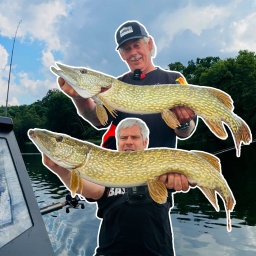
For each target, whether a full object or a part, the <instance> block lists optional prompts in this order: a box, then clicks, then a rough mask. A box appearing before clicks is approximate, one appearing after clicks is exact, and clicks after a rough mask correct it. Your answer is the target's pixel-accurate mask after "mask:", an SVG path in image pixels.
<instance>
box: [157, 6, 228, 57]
mask: <svg viewBox="0 0 256 256" xmlns="http://www.w3.org/2000/svg"><path fill="white" fill-rule="evenodd" d="M228 15H229V12H227V9H226V8H224V7H217V6H215V5H213V4H211V5H208V6H202V7H200V6H196V5H192V3H189V4H188V5H187V6H185V7H184V8H181V9H177V11H175V12H174V13H169V14H168V13H167V12H164V13H162V14H161V15H160V16H159V17H158V18H157V20H156V22H155V30H160V33H159V35H160V37H159V39H158V43H157V50H158V52H161V51H162V50H164V49H165V48H168V47H169V46H170V44H171V42H172V40H173V39H174V37H175V36H177V35H179V34H180V33H183V32H184V31H185V30H190V31H191V32H192V33H194V34H196V35H198V36H200V35H201V33H202V31H204V30H206V29H211V28H213V27H215V26H221V25H222V24H223V22H224V20H225V19H226V18H227V16H228Z"/></svg>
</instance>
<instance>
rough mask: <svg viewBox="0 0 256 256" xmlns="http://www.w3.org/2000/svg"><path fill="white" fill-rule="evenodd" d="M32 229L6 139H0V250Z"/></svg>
mask: <svg viewBox="0 0 256 256" xmlns="http://www.w3.org/2000/svg"><path fill="white" fill-rule="evenodd" d="M30 227H32V220H31V217H30V215H29V211H28V208H27V205H26V202H25V199H24V196H23V192H22V190H21V186H20V183H19V179H18V176H17V173H16V170H15V167H14V164H13V159H12V157H11V154H10V150H9V147H8V144H7V141H6V139H4V138H1V137H0V237H1V239H0V248H1V247H3V246H4V245H5V244H7V243H8V242H10V241H12V240H13V239H14V238H16V237H17V236H19V235H20V234H22V233H23V232H24V231H26V230H27V229H29V228H30Z"/></svg>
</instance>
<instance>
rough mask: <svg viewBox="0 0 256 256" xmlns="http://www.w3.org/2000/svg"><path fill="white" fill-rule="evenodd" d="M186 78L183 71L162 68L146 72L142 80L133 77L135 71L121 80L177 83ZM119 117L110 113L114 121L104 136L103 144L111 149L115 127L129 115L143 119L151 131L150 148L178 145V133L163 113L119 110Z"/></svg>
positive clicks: (147, 82) (112, 147)
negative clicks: (166, 121)
mask: <svg viewBox="0 0 256 256" xmlns="http://www.w3.org/2000/svg"><path fill="white" fill-rule="evenodd" d="M180 77H182V78H184V77H183V76H182V75H181V73H179V72H175V71H165V70H162V69H160V68H157V69H155V70H154V71H151V72H149V73H147V74H146V76H145V78H143V79H140V80H134V79H133V73H128V74H125V75H124V76H122V77H121V78H119V80H121V81H123V82H125V83H128V84H134V85H140V86H143V85H157V84H175V83H176V79H178V78H180ZM117 114H118V115H117V117H116V118H113V117H112V116H111V115H109V123H110V122H111V121H112V123H111V126H110V128H109V129H108V131H107V132H106V133H105V135H104V136H103V138H104V139H103V143H102V146H103V147H105V148H109V149H116V140H115V134H114V129H115V127H116V126H117V125H118V123H119V122H120V121H121V120H123V119H125V118H127V117H136V118H140V119H141V120H143V121H144V122H145V123H146V124H147V126H148V128H149V131H150V134H149V146H148V147H149V148H152V147H169V148H175V147H176V134H175V132H174V130H173V129H171V128H170V127H169V126H168V125H167V124H166V123H165V121H164V120H163V119H162V116H161V114H160V113H159V114H144V115H139V114H128V113H123V112H119V111H117Z"/></svg>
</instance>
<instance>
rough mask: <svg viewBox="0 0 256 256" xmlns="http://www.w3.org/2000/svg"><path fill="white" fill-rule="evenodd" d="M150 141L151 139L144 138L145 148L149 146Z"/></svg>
mask: <svg viewBox="0 0 256 256" xmlns="http://www.w3.org/2000/svg"><path fill="white" fill-rule="evenodd" d="M148 142H149V139H148V138H146V139H145V140H144V143H143V144H144V148H145V149H146V148H148Z"/></svg>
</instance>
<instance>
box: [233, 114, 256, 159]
mask: <svg viewBox="0 0 256 256" xmlns="http://www.w3.org/2000/svg"><path fill="white" fill-rule="evenodd" d="M235 116H236V119H237V120H238V122H239V123H240V125H239V127H238V129H234V128H233V129H232V127H231V130H232V133H233V138H234V141H235V146H236V155H237V157H240V153H241V144H242V143H243V144H247V145H248V144H250V143H251V142H252V133H251V130H250V128H249V126H248V125H247V124H246V122H245V121H244V120H243V119H242V118H240V117H239V116H237V115H235Z"/></svg>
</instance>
